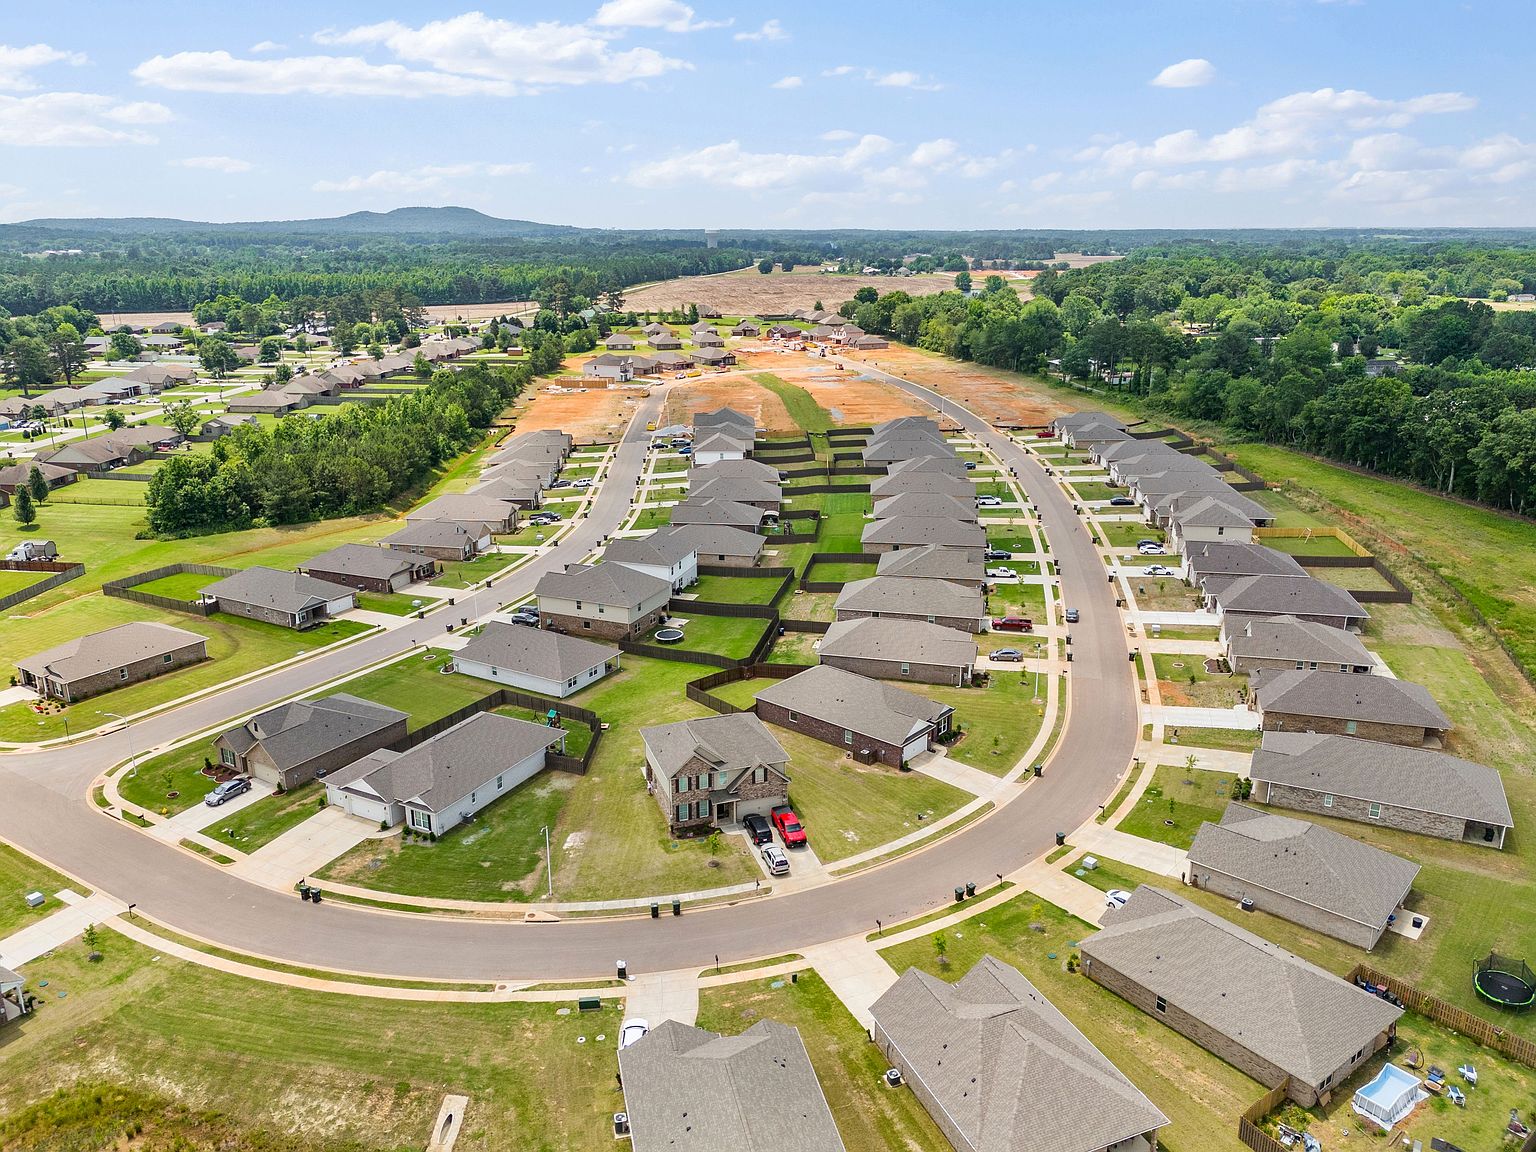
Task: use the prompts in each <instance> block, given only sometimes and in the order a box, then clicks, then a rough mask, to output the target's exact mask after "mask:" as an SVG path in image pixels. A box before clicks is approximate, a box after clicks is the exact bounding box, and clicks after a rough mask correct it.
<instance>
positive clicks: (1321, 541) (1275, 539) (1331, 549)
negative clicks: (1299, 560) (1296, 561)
mask: <svg viewBox="0 0 1536 1152" xmlns="http://www.w3.org/2000/svg"><path fill="white" fill-rule="evenodd" d="M1254 543H1256V544H1263V545H1264V546H1265V547H1266V548H1273V549H1274V550H1275V551H1277V552H1289V553H1290V554H1291V555H1293V556H1353V555H1355V552H1354V550H1353V549H1352V548H1350V547H1349V546H1348V545H1347V544H1345V543H1344V541H1342V540H1340V539H1339V538H1338V537H1337V536H1330V535H1328V534H1327V533H1325V532H1319V533H1317V534H1315V535H1314V536H1313V537H1312V538H1311V539H1310V540H1309V539H1305V538H1303V537H1301V536H1255V537H1254Z"/></svg>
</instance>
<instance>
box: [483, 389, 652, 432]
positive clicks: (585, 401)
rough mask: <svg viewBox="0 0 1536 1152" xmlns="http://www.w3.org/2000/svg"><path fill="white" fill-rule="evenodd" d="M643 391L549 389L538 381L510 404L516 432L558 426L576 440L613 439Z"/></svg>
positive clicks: (622, 428)
mask: <svg viewBox="0 0 1536 1152" xmlns="http://www.w3.org/2000/svg"><path fill="white" fill-rule="evenodd" d="M643 395H645V393H644V392H643V391H641V390H639V389H631V388H599V387H591V386H587V391H585V392H565V391H561V392H552V391H550V389H549V386H548V385H546V384H543V383H540V384H539V385H538V386H536V387H535V388H534V389H533V390H532V391H531V392H530V393H529V395H528V396H527V397H525V398H523V399H522V400H520V401H519V402H518V403H517V404H516V405H514V406H513V409H512V415H513V416H515V417H516V418H517V430H518V431H519V432H537V431H539V430H541V429H544V428H559V429H560V430H562V431H564V432H569V433H570V434H571V435H572V436H573V437H575V439H576V442H577V443H578V444H580V443H583V442H591V441H604V442H607V441H612V440H617V439H618V438H619V435H620V434H621V433H622V432H623V431H624V425H625V424H626V423H627V422H628V421H629V417H630V414H631V413H632V412H633V411H634V410H635V405H636V404H637V403H638V402H639V400H640V397H641V396H643Z"/></svg>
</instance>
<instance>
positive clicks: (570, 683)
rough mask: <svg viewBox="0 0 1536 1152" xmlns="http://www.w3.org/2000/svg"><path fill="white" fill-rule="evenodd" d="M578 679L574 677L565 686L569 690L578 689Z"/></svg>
mask: <svg viewBox="0 0 1536 1152" xmlns="http://www.w3.org/2000/svg"><path fill="white" fill-rule="evenodd" d="M576 679H577V678H576V677H575V676H572V677H571V678H570V679H569V680H567V681H566V682H565V686H566V687H567V688H574V687H576Z"/></svg>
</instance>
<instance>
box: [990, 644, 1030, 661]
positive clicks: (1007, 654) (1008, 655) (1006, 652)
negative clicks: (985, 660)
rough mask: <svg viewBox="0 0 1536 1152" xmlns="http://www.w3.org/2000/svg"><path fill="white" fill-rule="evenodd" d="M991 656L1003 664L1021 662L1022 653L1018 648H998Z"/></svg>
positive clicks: (1022, 658)
mask: <svg viewBox="0 0 1536 1152" xmlns="http://www.w3.org/2000/svg"><path fill="white" fill-rule="evenodd" d="M991 658H992V659H993V660H997V661H999V662H1001V663H1004V664H1022V663H1023V662H1024V653H1023V652H1022V651H1021V650H1020V649H1018V648H999V649H998V650H997V651H996V652H994V653H992V656H991Z"/></svg>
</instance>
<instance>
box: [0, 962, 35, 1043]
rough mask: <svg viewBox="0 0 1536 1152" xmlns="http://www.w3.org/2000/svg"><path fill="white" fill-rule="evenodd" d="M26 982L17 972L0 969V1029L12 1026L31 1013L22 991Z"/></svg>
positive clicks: (29, 1004)
mask: <svg viewBox="0 0 1536 1152" xmlns="http://www.w3.org/2000/svg"><path fill="white" fill-rule="evenodd" d="M26 986H27V982H26V980H25V979H24V978H23V977H22V975H21V974H20V973H19V972H12V971H11V970H10V969H9V968H0V1028H4V1027H5V1026H6V1025H7V1024H14V1023H15V1022H16V1021H18V1020H20V1019H21V1018H22V1017H23V1016H25V1015H26V1014H27V1013H28V1012H31V1011H32V1007H31V1002H30V1001H29V1000H28V999H27V995H26V992H25V991H24V989H25V988H26Z"/></svg>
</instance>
